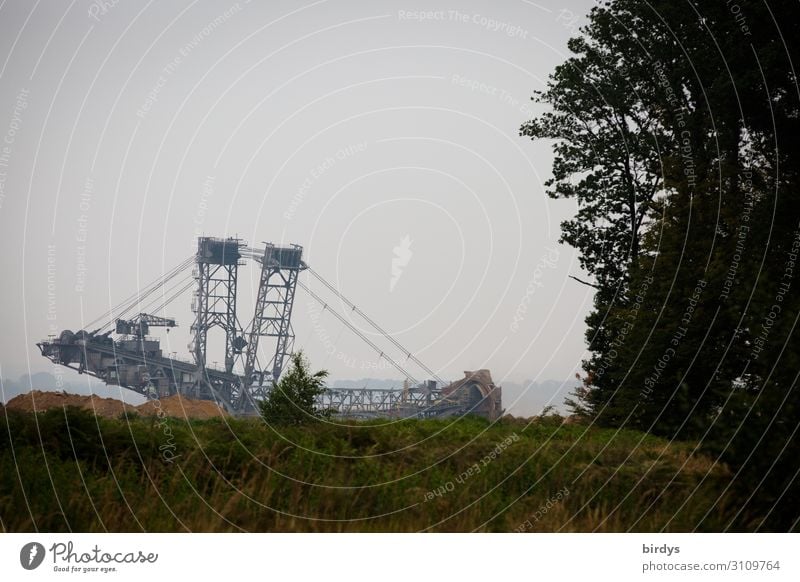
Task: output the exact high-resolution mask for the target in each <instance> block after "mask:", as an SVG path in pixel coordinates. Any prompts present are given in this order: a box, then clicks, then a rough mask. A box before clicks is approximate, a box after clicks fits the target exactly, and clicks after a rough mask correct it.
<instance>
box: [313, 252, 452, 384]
mask: <svg viewBox="0 0 800 582" xmlns="http://www.w3.org/2000/svg"><path fill="white" fill-rule="evenodd" d="M307 270H308V272H310V273H311V274H312V275H314V277H316V278H317V279H318V280H319V281H320V283H322V284H323V285H325V286H326V287H327V288H328V289H330V290H331V291H332V292H333V293H334V294H335V295H336V296H337V297H338V298H339V299H341V300H342V301H343V302H344V303H345V304H346V305H347V306H348V307H349V308H350V309H351V310H352V311H354V312H355V313H357V314H358V315H360V316H361V317H362V318H363V319H364V321H366V322H367V323H368V324H369V325H371V326H372V328H373V329H375V330H376V331H377V332H378V333H380V334H381V335H382V336H383V337H385V338H386V339H388V340H389V341H390V342H392V344H394V346H395V347H396V348H398V349H399V350H400V351H402V352H403V353H405V354H406V356H407V357H408V359H410V360H411V361H412V362H414V363H415V364H417V365H418V366H419V367H420V368H422V369H423V370H424V371H425V372H427V373H428V374H429V375H430V377H431V378H433V379H435V380H436V381H437V382H439V383H440V384H446V382H445V381H444V380H442V379H441V378H440V377H439V376H438V375H437V374H436V372H434V371H433V370H431V369H430V368H429V367H428V366H426V365H425V364H424V363H423V362H421V361H420V360H419V358H417V357H416V356H415V355H414V354H412V353H411V351H410V350H408V349H407V348H405V347H404V346H403V345H402V344H401V343H400V342H398V341H397V340H396V339H394V338H393V337H392V336H391V335H389V333H388V332H387V331H386V330H385V329H383V328H382V327H381V326H379V325H378V324H377V323H375V322H374V321H373V320H372V319H371V318H370V317H369V316H368V315H367V314H366V313H364V312H363V311H361V309H359V308H358V307H356V306H355V305H354V304H353V302H351V301H350V300H349V299H347V297H345V296H344V295H342V294H341V293H340V292H339V290H338V289H336V287H334V286H333V285H331V284H330V283H328V282H327V281H326V280H325V279H323V278H322V276H321V275H320V274H319V273H317V272H316V271H315V270H314V269H312V268H311V267H307Z"/></svg>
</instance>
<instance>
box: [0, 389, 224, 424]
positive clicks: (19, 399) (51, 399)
mask: <svg viewBox="0 0 800 582" xmlns="http://www.w3.org/2000/svg"><path fill="white" fill-rule="evenodd" d="M64 406H77V407H78V408H84V409H86V410H91V411H93V412H94V413H95V414H97V415H98V416H103V417H106V418H117V417H119V416H120V415H122V414H123V413H124V412H127V413H128V414H131V413H133V414H141V415H142V416H152V415H158V414H164V415H166V416H173V417H178V418H198V419H205V418H216V417H218V416H225V417H227V416H229V415H228V414H227V413H226V412H225V411H224V410H222V409H221V408H220V407H219V406H217V405H216V404H215V403H214V402H210V401H208V400H193V399H191V398H186V397H184V396H177V395H176V396H169V397H167V398H161V399H160V400H150V401H148V402H145V403H144V404H140V405H139V406H133V405H131V404H125V403H124V402H122V401H121V400H116V399H114V398H101V397H99V396H94V395H92V396H83V395H80V394H67V393H66V392H43V391H41V390H33V391H31V392H29V393H27V394H20V395H19V396H15V397H14V398H12V399H11V400H9V401H8V402H7V403H6V408H8V409H9V410H21V411H23V412H34V411H38V412H40V411H43V410H48V409H50V408H63V407H64ZM159 410H160V411H161V413H159Z"/></svg>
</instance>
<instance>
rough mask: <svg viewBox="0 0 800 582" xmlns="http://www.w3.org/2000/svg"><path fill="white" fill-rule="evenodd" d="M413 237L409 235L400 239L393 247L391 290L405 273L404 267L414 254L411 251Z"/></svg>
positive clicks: (390, 290)
mask: <svg viewBox="0 0 800 582" xmlns="http://www.w3.org/2000/svg"><path fill="white" fill-rule="evenodd" d="M411 242H412V241H411V237H410V236H409V235H406V236H404V237H403V238H402V239H400V243H399V244H398V245H397V246H396V247H394V248H393V249H392V251H393V252H394V257H392V279H391V281H389V292H392V291H394V286H395V285H397V282H398V281H399V280H400V277H401V276H402V274H403V267H405V266H406V265H408V262H409V261H410V260H411V257H412V256H413V255H414V253H413V252H411Z"/></svg>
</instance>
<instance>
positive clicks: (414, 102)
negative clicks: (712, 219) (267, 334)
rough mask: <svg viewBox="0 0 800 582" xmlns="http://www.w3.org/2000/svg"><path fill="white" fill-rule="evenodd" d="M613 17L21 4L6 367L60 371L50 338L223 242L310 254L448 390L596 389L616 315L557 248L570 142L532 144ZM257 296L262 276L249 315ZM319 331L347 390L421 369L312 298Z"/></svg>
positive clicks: (10, 372) (3, 16)
mask: <svg viewBox="0 0 800 582" xmlns="http://www.w3.org/2000/svg"><path fill="white" fill-rule="evenodd" d="M591 5H592V2H591V0H582V1H578V0H570V1H568V2H546V1H544V0H543V1H541V2H536V3H534V2H528V1H525V0H507V1H503V2H489V1H472V2H464V1H459V2H455V1H441V2H431V1H422V2H420V1H411V2H353V1H335V0H331V1H325V0H322V1H317V2H308V3H300V2H288V1H281V2H272V1H271V2H269V3H266V2H265V3H263V5H262V3H256V2H252V3H250V2H246V1H245V0H240V1H239V2H210V1H175V2H159V3H156V2H147V3H145V2H140V1H133V0H119V1H117V2H114V1H113V0H107V1H106V2H101V1H100V0H97V1H96V2H89V1H86V0H76V1H73V2H71V3H67V2H35V3H34V2H30V1H28V0H7V1H6V2H4V3H3V4H2V7H1V8H0V140H3V141H2V143H1V144H0V233H2V234H1V235H0V236H2V240H3V247H4V249H3V252H2V253H0V268H2V273H3V276H2V281H3V285H2V302H1V303H0V313H1V314H2V322H3V333H2V334H1V335H0V366H2V370H1V371H0V372H1V373H2V375H3V376H4V377H15V376H18V375H20V374H25V373H30V372H38V371H50V370H51V367H50V366H49V363H48V362H47V360H45V359H44V358H42V357H41V356H40V355H39V352H38V350H37V348H36V346H35V345H34V344H35V342H36V341H37V340H39V339H41V338H45V337H47V336H48V335H49V334H51V333H57V332H58V331H60V330H61V329H71V330H73V331H77V330H78V329H81V328H82V327H83V325H84V324H85V323H86V322H88V321H89V320H92V319H94V318H95V317H96V316H98V315H100V314H101V313H103V312H105V311H107V310H108V309H109V308H110V307H111V306H112V305H114V304H116V303H118V302H119V301H120V300H121V299H123V298H125V297H127V296H128V295H130V294H131V293H133V292H134V291H135V290H136V289H137V286H142V285H144V284H146V283H148V282H150V281H151V280H153V279H155V278H156V277H158V276H159V275H160V274H162V273H163V272H164V271H165V270H167V269H169V268H170V267H172V266H173V265H175V264H177V263H178V262H180V261H181V260H182V259H183V258H185V257H187V256H189V255H190V254H191V253H193V251H194V248H195V242H194V239H195V237H196V236H197V235H198V234H201V233H204V234H207V235H214V236H229V235H238V236H240V237H242V238H244V239H245V240H247V241H249V242H250V243H251V244H259V243H260V242H261V241H275V242H286V243H288V242H292V243H297V244H301V245H303V247H304V248H305V258H306V260H307V262H308V263H309V264H311V265H312V266H313V267H314V268H315V269H316V270H317V271H318V272H319V273H320V274H322V276H323V277H325V278H327V279H328V280H330V281H332V282H334V283H335V284H336V285H338V286H339V287H340V289H341V290H342V292H343V293H344V294H345V295H346V296H347V297H348V298H349V299H351V300H352V301H353V302H354V303H356V304H357V305H358V306H359V307H361V308H362V309H363V310H364V311H365V312H367V313H368V314H370V315H371V316H372V317H373V318H374V319H375V320H376V321H378V322H379V323H380V324H381V325H382V326H383V327H384V328H386V329H387V330H389V331H390V332H392V333H394V334H395V336H396V338H397V339H398V340H399V341H400V342H401V343H403V344H405V345H406V346H408V347H409V348H411V349H412V350H414V351H415V353H416V355H417V356H418V357H419V358H420V359H421V360H422V361H424V362H425V363H427V365H428V366H430V367H431V368H433V369H434V370H436V371H437V372H438V373H439V375H441V376H444V377H446V378H455V377H458V376H460V375H461V372H462V371H463V370H469V369H476V368H484V367H485V368H489V369H491V370H492V373H493V376H494V378H495V381H496V382H497V383H502V381H503V380H504V379H505V380H508V381H511V380H522V379H524V378H534V379H536V378H539V379H546V378H559V379H565V378H568V377H570V376H572V375H573V374H574V373H575V371H577V370H578V369H579V366H580V360H581V358H582V357H583V356H584V350H585V344H584V341H585V340H584V324H583V319H584V316H585V314H586V312H587V311H588V309H589V307H590V302H591V293H590V289H588V288H587V287H584V286H581V285H579V284H578V283H576V282H574V281H572V280H571V279H569V278H568V275H570V274H573V275H580V270H579V267H578V264H577V260H576V256H575V253H574V251H573V250H572V249H570V248H568V247H564V246H561V245H558V244H557V240H558V237H559V223H560V222H561V221H562V220H563V219H564V218H565V217H568V216H569V215H570V214H571V213H572V212H573V210H574V207H573V205H572V204H571V203H569V202H560V201H559V202H556V201H553V200H550V199H548V198H547V197H546V196H545V194H544V187H543V182H544V181H545V180H546V179H547V178H548V177H549V175H550V163H551V160H552V155H551V153H550V150H549V146H548V144H546V143H533V142H531V141H529V140H527V139H523V138H520V137H519V136H518V130H519V126H520V124H521V123H523V122H524V121H525V120H526V119H528V118H530V117H531V116H532V115H533V114H534V113H535V112H537V111H541V109H540V107H539V106H537V105H535V104H533V103H532V102H531V101H530V100H529V97H530V95H531V94H532V92H533V91H534V90H535V89H539V88H541V87H542V85H543V82H544V80H545V79H546V77H547V75H548V73H549V72H550V71H551V70H552V69H553V67H554V66H555V65H556V64H558V63H559V62H561V61H563V59H564V58H565V56H566V41H567V39H568V38H569V37H570V36H571V35H572V34H574V33H575V32H576V30H577V26H578V24H580V23H581V22H583V18H582V15H583V14H585V13H586V12H588V10H589V8H590V7H591ZM571 14H574V15H575V16H576V17H580V18H573V17H571ZM393 259H394V261H395V264H394V271H393ZM303 280H306V279H305V276H304V279H303ZM256 281H257V272H256V270H255V269H252V268H250V267H246V268H242V271H241V275H240V286H241V287H242V299H241V301H240V318H242V319H243V320H245V321H247V320H249V319H250V317H251V311H252V298H251V296H252V292H253V290H254V287H255V284H256ZM314 289H319V290H320V292H322V290H321V289H320V288H319V286H318V285H316V286H314ZM337 307H338V306H337ZM166 315H169V316H173V317H175V318H177V319H178V322H179V325H180V327H179V328H178V329H177V330H173V331H172V332H171V333H170V334H169V335H168V336H166V335H164V336H163V341H164V349H165V351H170V352H171V351H176V352H178V353H180V354H183V355H185V356H187V357H188V350H187V348H186V344H187V342H188V337H189V327H190V324H191V321H192V314H191V311H190V297H189V294H186V295H185V296H184V297H183V298H181V299H180V300H178V301H176V302H174V303H173V304H172V305H171V306H170V308H169V309H168V310H167V312H166ZM352 321H353V323H354V324H356V325H358V326H360V327H362V328H364V329H365V330H366V329H367V328H366V327H365V325H364V323H363V322H362V321H360V320H358V319H357V318H353V320H352ZM293 322H294V328H295V332H296V336H297V342H296V345H297V346H298V347H302V348H303V349H305V350H306V352H307V354H308V355H309V357H310V358H311V360H312V362H313V363H314V365H315V366H317V367H326V368H328V369H329V370H330V371H331V375H332V377H333V378H359V377H366V376H370V377H378V378H380V377H385V378H390V377H399V374H397V373H396V372H394V371H393V370H392V369H391V368H387V364H386V363H385V362H384V361H382V360H380V359H379V358H378V357H377V355H376V354H375V353H373V352H372V351H371V350H370V348H368V347H367V346H366V345H364V344H363V343H362V342H361V341H360V340H358V339H356V338H354V337H353V336H352V335H351V334H350V333H349V332H348V331H347V330H343V329H342V326H341V324H339V323H338V322H336V320H335V319H334V318H332V317H331V316H330V315H329V314H325V313H323V314H321V315H320V313H319V310H318V309H315V308H314V306H313V304H312V303H311V300H310V298H309V297H308V296H307V295H306V294H305V293H304V292H303V291H301V290H298V295H297V301H296V304H295V311H294V318H293ZM216 347H217V348H218V347H219V346H216ZM387 347H388V346H387ZM390 353H391V352H390ZM393 355H396V354H393ZM216 359H218V360H219V361H222V359H223V358H222V355H220V356H219V357H218V358H216ZM399 359H400V360H402V357H400V358H399ZM209 360H212V358H211V357H209ZM409 370H410V371H412V372H413V373H414V374H415V375H417V376H418V377H422V376H424V374H422V373H421V372H420V371H419V370H416V369H414V368H413V366H410V367H409Z"/></svg>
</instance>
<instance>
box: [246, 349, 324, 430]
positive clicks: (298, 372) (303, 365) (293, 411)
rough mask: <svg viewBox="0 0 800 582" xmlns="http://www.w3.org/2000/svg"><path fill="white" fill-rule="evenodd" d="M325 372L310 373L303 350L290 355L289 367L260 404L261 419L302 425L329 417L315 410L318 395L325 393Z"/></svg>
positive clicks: (270, 422) (274, 422) (276, 422)
mask: <svg viewBox="0 0 800 582" xmlns="http://www.w3.org/2000/svg"><path fill="white" fill-rule="evenodd" d="M327 376H328V372H327V370H320V371H318V372H315V373H313V374H312V373H311V370H310V365H309V362H308V360H307V359H306V358H305V357H304V356H303V352H302V351H298V352H296V353H294V354H292V357H291V363H290V368H289V370H288V371H286V372H284V374H283V375H282V376H281V378H280V380H278V382H277V384H275V386H274V387H273V389H272V390H271V391H270V394H269V397H268V398H267V399H265V400H264V401H263V402H261V403H260V409H261V416H262V417H263V418H264V420H265V421H267V423H269V424H278V425H290V424H305V423H308V422H310V421H314V420H319V419H321V418H329V417H330V411H326V410H317V409H316V405H315V402H316V399H317V396H319V395H320V394H322V392H324V391H325V378H327Z"/></svg>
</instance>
